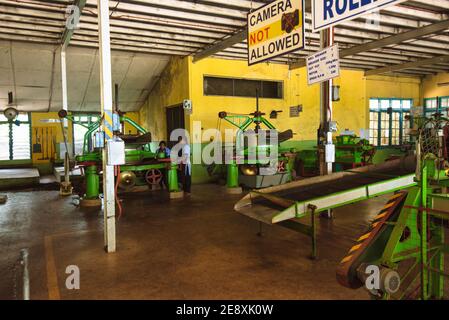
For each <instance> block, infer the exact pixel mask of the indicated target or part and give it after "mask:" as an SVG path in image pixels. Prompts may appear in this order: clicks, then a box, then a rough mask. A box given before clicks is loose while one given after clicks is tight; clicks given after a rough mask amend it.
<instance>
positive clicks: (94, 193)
mask: <svg viewBox="0 0 449 320" xmlns="http://www.w3.org/2000/svg"><path fill="white" fill-rule="evenodd" d="M99 195H100V176H99V175H98V173H97V167H96V166H88V167H87V168H86V198H87V199H97V198H98V197H99Z"/></svg>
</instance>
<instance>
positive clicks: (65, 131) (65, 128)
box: [61, 45, 70, 183]
mask: <svg viewBox="0 0 449 320" xmlns="http://www.w3.org/2000/svg"><path fill="white" fill-rule="evenodd" d="M65 48H66V47H65V45H62V46H61V88H62V109H63V110H65V111H68V110H69V103H68V99H67V64H66V54H65V52H66V51H65ZM61 121H62V123H63V126H62V130H63V133H62V134H63V136H64V142H67V141H66V137H67V136H68V127H69V122H68V120H67V119H66V118H64V119H62V120H61ZM65 147H66V149H67V148H68V144H67V143H65ZM66 153H67V154H68V155H70V151H69V150H66ZM66 158H67V155H66V156H65V157H64V182H66V183H70V170H69V169H68V167H66V165H67V163H66Z"/></svg>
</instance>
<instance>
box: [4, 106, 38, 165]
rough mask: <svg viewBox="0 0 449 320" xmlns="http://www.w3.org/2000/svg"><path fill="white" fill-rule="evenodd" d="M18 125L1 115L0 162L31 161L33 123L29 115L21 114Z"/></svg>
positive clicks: (18, 117)
mask: <svg viewBox="0 0 449 320" xmlns="http://www.w3.org/2000/svg"><path fill="white" fill-rule="evenodd" d="M16 120H18V121H17V123H15V122H11V121H8V119H6V117H5V116H4V115H3V113H1V114H0V161H9V160H30V159H31V121H30V115H29V114H28V113H20V114H19V115H18V116H17V119H16Z"/></svg>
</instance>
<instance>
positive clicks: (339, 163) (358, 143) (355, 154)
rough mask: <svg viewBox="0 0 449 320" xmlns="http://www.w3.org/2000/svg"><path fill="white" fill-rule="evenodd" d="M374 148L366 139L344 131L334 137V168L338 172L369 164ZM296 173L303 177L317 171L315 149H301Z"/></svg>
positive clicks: (314, 173) (371, 161)
mask: <svg viewBox="0 0 449 320" xmlns="http://www.w3.org/2000/svg"><path fill="white" fill-rule="evenodd" d="M375 154H376V148H375V147H374V146H373V145H371V144H370V143H369V141H368V140H366V139H362V138H360V137H357V136H356V135H354V134H353V133H351V132H348V131H345V132H344V133H342V134H341V135H339V136H337V137H336V138H335V168H334V171H336V172H340V171H343V170H347V169H354V168H358V167H363V166H367V165H371V164H372V163H373V158H374V155H375ZM297 160H298V170H297V171H298V174H299V175H300V176H303V177H307V176H313V175H316V174H317V171H318V153H317V150H302V151H300V152H299V153H298V157H297Z"/></svg>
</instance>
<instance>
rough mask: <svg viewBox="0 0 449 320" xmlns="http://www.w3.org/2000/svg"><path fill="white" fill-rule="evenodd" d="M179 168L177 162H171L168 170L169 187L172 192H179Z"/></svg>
mask: <svg viewBox="0 0 449 320" xmlns="http://www.w3.org/2000/svg"><path fill="white" fill-rule="evenodd" d="M177 168H178V166H177V165H176V164H175V163H171V164H170V169H169V170H168V189H169V191H170V192H179V186H178V170H177Z"/></svg>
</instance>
